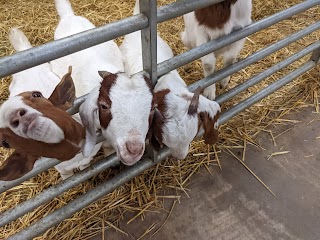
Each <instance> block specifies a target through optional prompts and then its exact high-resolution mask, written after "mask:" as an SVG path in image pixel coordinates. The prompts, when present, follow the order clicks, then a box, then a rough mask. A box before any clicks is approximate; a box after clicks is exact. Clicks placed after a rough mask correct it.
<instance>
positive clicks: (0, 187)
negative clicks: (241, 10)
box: [0, 22, 320, 193]
mask: <svg viewBox="0 0 320 240" xmlns="http://www.w3.org/2000/svg"><path fill="white" fill-rule="evenodd" d="M319 28H320V22H317V23H315V24H312V25H310V26H309V27H307V28H305V29H303V30H300V31H298V32H296V33H294V34H292V35H291V36H288V37H286V38H284V39H282V40H280V41H278V42H277V43H276V44H274V45H270V46H268V47H266V48H264V49H262V50H260V51H258V52H256V53H254V54H252V55H250V56H249V57H247V58H245V59H242V60H240V61H239V62H236V63H234V64H232V65H230V66H228V67H226V68H224V69H222V70H219V71H217V72H215V73H214V74H212V75H210V76H208V77H206V78H204V79H202V80H199V81H197V82H196V83H194V84H192V85H190V86H188V88H189V90H190V91H192V92H194V91H195V90H196V89H197V88H198V87H201V88H202V89H203V88H205V87H207V86H209V85H211V84H213V83H215V82H218V81H220V80H222V79H223V78H225V77H227V76H229V75H230V74H233V73H235V72H237V71H239V70H241V69H242V68H244V67H247V66H249V65H250V64H252V63H255V62H257V61H259V60H261V59H263V58H264V57H266V56H268V55H269V54H271V53H273V52H275V51H277V50H279V49H281V48H283V47H285V46H287V45H289V44H290V43H292V42H294V41H296V40H298V39H300V38H301V37H304V36H306V35H308V34H310V33H311V32H313V31H315V30H317V29H319ZM84 100H85V97H82V98H81V100H79V99H77V101H78V102H77V103H75V104H74V106H76V105H77V104H79V102H81V101H84ZM70 112H72V113H75V112H76V111H75V109H74V107H73V108H72V109H71V111H70ZM70 112H69V113H70ZM58 163H59V161H58V160H56V159H47V162H45V163H43V164H41V165H40V166H38V167H37V168H35V169H33V170H32V171H31V172H29V173H27V174H26V175H24V176H23V177H21V178H19V179H16V180H13V181H8V182H5V181H0V193H2V192H4V191H6V190H8V189H10V188H12V187H14V186H16V185H17V184H19V183H22V182H24V181H25V180H28V179H29V178H31V177H34V176H36V175H37V174H39V173H41V172H43V171H45V170H47V169H48V168H50V167H53V166H55V165H56V164H58Z"/></svg>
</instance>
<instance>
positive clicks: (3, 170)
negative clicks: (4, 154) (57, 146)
mask: <svg viewBox="0 0 320 240" xmlns="http://www.w3.org/2000/svg"><path fill="white" fill-rule="evenodd" d="M37 159H38V157H34V156H29V155H23V154H21V153H18V152H17V151H14V152H13V153H12V154H11V155H10V157H8V158H7V159H6V160H5V161H4V163H3V164H2V165H1V166H0V180H2V181H12V180H15V179H17V178H20V177H22V176H23V175H25V174H26V173H28V172H30V171H31V170H32V168H33V165H34V163H35V161H36V160H37Z"/></svg>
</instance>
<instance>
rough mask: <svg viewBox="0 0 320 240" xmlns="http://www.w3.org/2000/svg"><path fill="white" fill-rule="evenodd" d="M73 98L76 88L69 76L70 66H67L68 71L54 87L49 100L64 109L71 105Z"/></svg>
mask: <svg viewBox="0 0 320 240" xmlns="http://www.w3.org/2000/svg"><path fill="white" fill-rule="evenodd" d="M75 98H76V89H75V86H74V83H73V79H72V77H71V67H69V72H68V73H67V74H65V75H64V76H63V78H62V79H61V81H60V83H59V84H58V85H57V86H56V87H55V89H54V91H53V93H52V94H51V96H50V97H49V101H50V102H52V104H53V105H54V106H56V107H57V108H60V109H61V110H64V111H66V110H67V109H69V108H70V107H71V106H72V104H73V102H74V100H75Z"/></svg>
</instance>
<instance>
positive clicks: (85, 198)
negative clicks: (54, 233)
mask: <svg viewBox="0 0 320 240" xmlns="http://www.w3.org/2000/svg"><path fill="white" fill-rule="evenodd" d="M315 65H316V63H315V62H314V61H308V62H307V63H305V64H304V65H303V66H302V67H300V68H298V69H296V70H294V71H293V72H291V73H289V74H288V75H287V76H285V77H283V78H281V79H280V80H278V81H277V82H274V83H272V84H270V85H269V86H268V87H266V88H265V89H263V90H261V91H259V92H258V93H257V94H255V95H253V96H251V97H249V98H248V99H250V100H249V101H246V100H245V101H243V102H241V103H240V104H238V105H241V106H239V107H238V108H235V107H233V108H231V109H230V110H228V111H227V112H225V113H223V114H222V115H221V117H220V118H219V119H220V120H218V123H219V125H221V124H223V123H224V122H226V121H227V120H229V119H230V118H232V117H233V116H235V115H236V114H237V113H239V112H240V111H243V110H244V109H246V108H247V107H249V106H251V105H253V104H254V103H256V102H258V101H259V100H261V99H262V98H264V97H266V96H268V95H269V94H270V93H273V92H274V91H275V90H277V89H279V88H281V87H282V86H284V85H285V84H287V83H289V82H291V81H292V80H293V79H295V78H296V77H297V76H300V75H301V74H303V73H305V72H307V71H309V70H310V69H312V68H313V67H314V66H315ZM238 105H236V106H238ZM240 109H241V110H240ZM202 135H203V131H200V132H199V134H198V136H197V138H198V137H201V136H202ZM168 156H170V152H169V150H168V148H164V149H162V150H161V151H160V153H159V157H158V158H157V159H156V160H155V161H152V160H150V159H143V160H140V161H139V162H138V163H137V164H135V165H134V166H132V167H128V168H126V169H125V170H123V171H122V172H120V173H119V174H117V175H116V176H114V177H113V178H111V179H110V180H107V181H106V182H105V183H102V184H100V185H99V186H97V187H95V188H94V189H91V190H89V191H88V192H87V193H85V194H83V195H81V196H79V197H78V198H76V199H75V200H73V201H71V202H69V203H68V204H66V205H64V206H63V207H61V208H60V209H57V210H55V211H54V212H52V213H50V214H49V215H47V216H45V217H44V218H42V219H40V220H39V221H37V222H36V223H34V224H31V225H30V226H29V227H27V228H25V229H23V230H22V231H20V232H19V233H16V234H14V235H12V236H10V237H9V238H8V240H20V239H22V238H23V239H32V238H34V237H36V236H38V235H40V234H42V233H44V232H45V231H46V230H47V229H49V228H51V227H53V226H55V225H56V224H58V223H60V222H61V221H63V220H64V219H66V218H68V217H71V216H72V215H73V214H74V213H76V212H78V211H80V210H81V209H82V208H84V207H86V206H88V205H89V204H91V203H93V202H95V201H96V200H98V199H99V198H101V197H103V196H105V195H106V194H108V193H110V192H111V191H113V190H114V189H116V188H117V187H119V186H121V185H122V184H124V183H126V182H128V181H130V180H131V179H133V178H134V177H136V176H138V175H139V174H140V173H142V172H143V171H145V170H147V169H148V168H150V167H152V166H154V165H155V164H157V163H159V162H160V161H162V160H164V159H165V158H166V157H168ZM110 158H111V159H112V160H109V161H114V163H116V162H117V161H118V160H117V158H116V157H115V156H114V155H113V156H112V157H110Z"/></svg>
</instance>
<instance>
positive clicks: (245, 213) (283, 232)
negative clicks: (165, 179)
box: [92, 109, 320, 240]
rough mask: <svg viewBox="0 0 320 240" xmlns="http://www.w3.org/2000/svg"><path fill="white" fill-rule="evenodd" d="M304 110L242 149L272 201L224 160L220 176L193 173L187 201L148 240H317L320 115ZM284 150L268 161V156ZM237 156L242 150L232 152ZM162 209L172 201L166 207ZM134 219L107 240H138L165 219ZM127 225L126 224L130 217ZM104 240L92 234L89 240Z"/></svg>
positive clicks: (151, 216) (243, 172)
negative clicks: (153, 225)
mask: <svg viewBox="0 0 320 240" xmlns="http://www.w3.org/2000/svg"><path fill="white" fill-rule="evenodd" d="M312 111H313V109H307V110H305V111H303V112H301V113H299V114H294V115H290V116H287V117H286V119H294V120H298V121H301V122H299V123H295V124H288V125H287V126H283V125H281V126H280V125H279V126H277V127H273V128H271V129H270V130H272V131H273V133H274V136H276V135H277V134H279V133H281V132H283V131H285V130H287V129H290V130H288V131H287V132H285V133H283V134H282V135H280V136H279V137H277V138H276V140H275V141H276V146H274V143H273V141H272V140H271V135H270V134H267V133H266V134H260V136H259V143H260V144H261V146H262V147H263V148H264V149H266V150H262V149H260V148H258V147H254V146H251V145H248V146H247V151H246V158H245V163H246V164H247V165H248V166H249V167H250V169H251V170H252V171H253V172H254V173H255V174H257V175H258V176H259V178H260V179H261V180H262V181H263V182H264V183H265V184H266V185H267V186H269V187H270V189H271V190H272V191H273V192H274V193H275V195H276V197H274V196H272V195H271V194H270V193H269V192H268V191H267V190H266V189H265V188H264V187H263V186H262V185H261V184H260V183H259V182H258V181H257V180H256V179H255V178H254V177H253V175H251V174H250V173H249V172H248V171H247V170H246V169H245V168H244V167H243V166H242V165H241V164H240V163H239V162H238V160H236V159H235V158H234V157H233V156H231V155H230V154H222V155H221V157H220V160H221V164H222V171H220V170H219V169H217V167H212V168H211V170H212V172H213V174H212V175H209V174H197V175H195V176H193V177H192V179H191V183H190V185H189V186H188V188H189V189H190V190H191V191H190V192H189V196H190V198H187V197H185V196H183V197H182V198H181V204H176V206H175V208H174V210H173V212H172V214H171V216H170V218H169V219H168V220H167V222H166V224H165V225H164V226H163V227H162V229H161V230H160V231H159V232H158V233H157V234H156V235H155V236H153V237H150V235H146V237H145V238H144V239H156V240H174V239H177V240H209V239H210V240H211V239H217V240H218V239H219V240H220V239H221V240H229V239H259V240H263V239H276V240H278V239H303V240H319V239H320V148H319V145H320V139H316V138H317V137H318V136H320V116H319V115H317V114H314V113H312ZM310 121H311V122H310ZM279 151H290V152H289V153H287V154H283V155H278V156H273V157H271V158H269V159H268V156H269V155H270V154H271V153H274V152H279ZM234 153H235V154H236V155H238V156H239V157H241V156H242V150H240V151H239V152H234ZM167 204H168V206H167V209H170V207H171V204H172V202H171V203H170V202H169V201H167ZM146 216H147V218H146V219H145V221H144V222H142V221H140V220H136V221H133V222H132V223H130V224H126V221H123V222H121V225H120V227H121V228H122V229H123V230H124V231H126V232H128V233H130V234H132V236H125V235H123V234H121V233H119V232H116V231H114V230H107V231H106V232H105V239H108V240H109V239H110V240H111V239H112V240H120V239H121V240H127V239H137V238H138V237H139V236H141V235H142V234H143V233H144V232H145V231H146V229H147V228H148V227H149V226H150V225H151V224H152V223H155V222H157V223H158V225H157V227H156V229H157V228H158V227H159V226H160V225H161V224H162V223H163V221H164V220H165V218H166V214H165V213H163V214H154V213H150V214H147V215H146ZM128 217H130V216H128ZM128 219H130V218H128ZM97 239H102V237H101V236H96V237H94V238H93V239H92V240H97Z"/></svg>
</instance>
